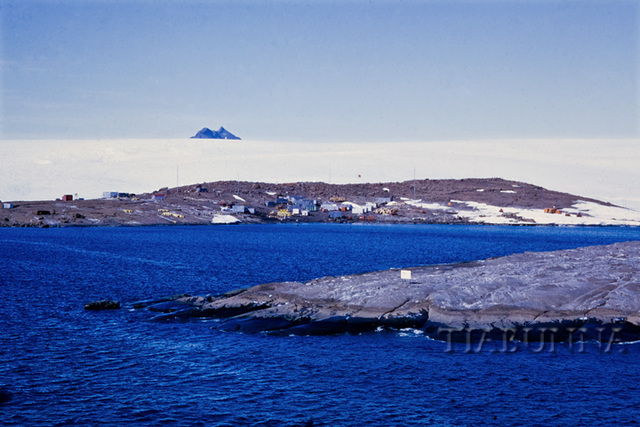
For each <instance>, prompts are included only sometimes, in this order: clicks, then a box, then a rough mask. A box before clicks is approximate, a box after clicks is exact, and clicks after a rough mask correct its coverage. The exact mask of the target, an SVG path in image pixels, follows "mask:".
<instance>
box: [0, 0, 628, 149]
mask: <svg viewBox="0 0 640 427" xmlns="http://www.w3.org/2000/svg"><path fill="white" fill-rule="evenodd" d="M639 27H640V3H638V2H636V1H630V0H629V1H627V0H625V1H616V0H610V1H605V0H600V1H589V0H581V1H577V0H571V1H569V0H536V1H533V0H531V1H529V0H510V1H506V0H505V1H497V0H475V1H457V0H424V1H391V0H386V1H364V0H363V1H360V0H345V1H333V0H315V1H307V0H297V1H293V0H279V1H275V0H266V1H265V0H260V1H258V0H255V1H249V0H233V1H231V0H220V1H195V0H186V1H177V0H176V1H167V0H159V1H151V0H128V1H124V0H109V1H101V0H86V1H79V0H77V1H70V0H68V1H62V0H46V1H37V0H19V1H18V0H4V1H3V2H2V3H0V95H1V96H0V142H1V140H20V139H52V140H64V139H79V140H80V139H102V140H103V139H118V138H184V137H189V136H191V135H193V134H195V133H196V132H197V131H198V130H199V129H201V128H202V127H205V126H206V127H210V128H218V127H220V126H224V127H225V128H227V129H228V130H230V131H231V132H233V133H235V134H237V135H239V136H240V137H242V138H243V139H249V140H266V141H292V142H300V143H313V142H323V141H324V142H326V141H329V142H332V141H348V142H372V141H380V142H382V141H384V142H393V141H402V142H407V141H425V142H428V141H446V140H479V141H481V140H492V139H502V140H504V139H507V140H508V139H513V140H514V141H515V140H522V139H530V138H537V139H549V138H560V139H581V138H582V139H594V138H596V139H602V138H612V139H625V138H638V137H640V107H639V99H640V87H639V84H638V81H639V76H640V73H639V66H640V47H639V42H638V40H639V39H640V34H639V31H638V29H639ZM514 143H515V142H514Z"/></svg>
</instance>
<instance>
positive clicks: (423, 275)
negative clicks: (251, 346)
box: [149, 242, 640, 341]
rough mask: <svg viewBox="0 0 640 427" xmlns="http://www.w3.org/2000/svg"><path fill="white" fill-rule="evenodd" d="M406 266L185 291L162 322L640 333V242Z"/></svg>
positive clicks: (537, 335)
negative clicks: (213, 292) (209, 292)
mask: <svg viewBox="0 0 640 427" xmlns="http://www.w3.org/2000/svg"><path fill="white" fill-rule="evenodd" d="M407 270H409V271H410V272H411V274H410V278H401V272H400V271H399V270H397V269H392V270H386V271H378V272H373V273H366V274H358V275H351V276H342V277H324V278H321V279H316V280H312V281H310V282H307V283H299V282H284V283H269V284H263V285H258V286H254V287H251V288H248V289H242V290H238V291H235V292H232V293H227V294H224V295H219V296H217V297H211V296H209V297H193V296H179V297H175V298H173V299H171V301H170V303H169V306H171V307H173V308H172V309H171V310H169V311H165V312H164V313H162V314H161V315H159V316H158V317H157V319H158V320H167V319H174V318H185V317H214V318H220V319H225V321H223V322H221V324H220V329H222V330H225V331H238V332H245V333H255V332H268V333H284V334H294V335H325V334H336V333H361V332H366V331H371V330H375V329H377V328H393V329H402V328H417V329H421V330H423V331H424V332H425V333H426V334H428V335H429V336H432V337H434V338H437V339H446V340H469V337H470V336H471V337H474V336H475V337H478V336H483V337H484V336H487V334H489V335H490V336H503V337H508V338H509V339H520V340H522V339H524V340H530V341H537V340H545V339H548V338H549V336H550V335H552V336H553V337H554V339H556V340H570V339H576V340H578V339H580V340H584V339H597V340H611V339H612V334H617V335H616V339H625V340H633V339H640V242H626V243H617V244H613V245H608V246H593V247H585V248H579V249H573V250H563V251H556V252H541V253H522V254H514V255H510V256H506V257H501V258H492V259H487V260H482V261H473V262H468V263H460V264H451V265H433V266H426V267H415V268H410V269H407ZM404 276H405V277H408V276H409V275H408V274H406V273H405V275H404ZM158 304H165V305H166V304H167V303H166V302H164V303H156V305H153V304H152V305H149V308H150V309H151V310H153V311H156V312H157V311H162V310H159V308H162V307H165V305H162V306H158ZM154 307H155V309H154Z"/></svg>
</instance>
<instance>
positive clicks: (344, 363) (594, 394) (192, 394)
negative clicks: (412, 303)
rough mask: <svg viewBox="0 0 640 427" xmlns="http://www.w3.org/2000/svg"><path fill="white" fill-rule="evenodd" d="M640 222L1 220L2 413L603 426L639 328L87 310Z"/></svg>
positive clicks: (97, 418) (636, 393)
mask: <svg viewBox="0 0 640 427" xmlns="http://www.w3.org/2000/svg"><path fill="white" fill-rule="evenodd" d="M626 240H640V229H635V228H619V227H594V228H563V227H500V226H435V225H425V226H422V225H415V226H378V225H366V226H356V225H327V224H313V225H294V224H278V225H260V226H245V225H238V226H222V227H207V226H201V227H140V228H67V229H0V388H3V389H6V390H9V391H10V392H11V394H12V399H11V400H10V401H9V402H7V403H4V404H1V405H0V424H2V425H19V426H23V425H46V426H49V425H90V426H93V425H109V426H110V425H144V426H147V425H148V426H151V425H153V426H155V425H202V426H303V425H316V426H318V425H324V426H412V425H415V426H418V425H420V426H422V425H428V426H478V425H496V426H499V425H513V426H518V425H520V426H535V425H539V426H547V425H566V426H576V425H583V426H610V425H636V424H637V422H638V420H640V381H639V379H640V344H626V345H618V346H613V347H611V348H604V347H603V346H602V345H597V344H595V343H591V344H586V345H585V346H584V348H582V349H581V351H576V349H575V348H569V347H567V346H566V345H556V346H554V347H553V348H551V347H550V348H543V349H535V348H524V349H518V350H517V351H513V352H502V351H498V350H496V349H495V348H482V349H477V350H476V349H474V350H473V351H468V350H469V349H468V348H454V349H453V351H451V350H452V349H450V348H447V345H446V343H442V342H438V341H433V340H430V339H428V338H426V337H424V336H423V335H421V334H419V333H417V331H412V330H407V331H381V332H373V333H367V334H362V335H353V336H352V335H340V336H328V337H293V336H292V337H282V336H280V337H278V336H269V335H262V334H258V335H244V334H239V333H224V332H220V331H218V330H217V329H216V328H215V326H216V324H217V323H216V322H215V321H212V320H193V321H188V322H170V323H157V322H151V321H149V318H150V315H149V313H147V312H144V311H130V310H128V309H127V308H125V309H121V310H117V311H104V312H88V311H85V310H83V305H84V304H86V303H87V302H90V301H93V300H97V299H103V298H108V299H117V300H120V301H122V302H123V303H125V304H126V303H130V302H133V301H136V300H142V299H147V298H153V297H162V296H167V295H172V294H177V293H193V294H206V293H219V292H224V291H227V290H231V289H234V288H239V287H245V286H251V285H255V284H259V283H265V282H274V281H284V280H309V279H312V278H315V277H321V276H326V275H341V274H351V273H361V272H365V271H373V270H380V269H388V268H397V267H406V266H415V265H426V264H434V263H449V262H457V261H467V260H473V259H481V258H487V257H490V256H501V255H507V254H510V253H514V252H523V251H542V250H555V249H563V248H574V247H578V246H585V245H593V244H607V243H613V242H617V241H626Z"/></svg>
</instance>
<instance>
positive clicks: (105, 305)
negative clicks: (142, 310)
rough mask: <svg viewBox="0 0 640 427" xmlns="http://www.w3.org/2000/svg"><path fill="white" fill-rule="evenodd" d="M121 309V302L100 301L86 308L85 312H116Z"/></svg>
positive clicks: (87, 305) (91, 303)
mask: <svg viewBox="0 0 640 427" xmlns="http://www.w3.org/2000/svg"><path fill="white" fill-rule="evenodd" d="M118 308H120V301H111V300H100V301H93V302H90V303H89V304H86V305H85V306H84V309H85V310H115V309H118Z"/></svg>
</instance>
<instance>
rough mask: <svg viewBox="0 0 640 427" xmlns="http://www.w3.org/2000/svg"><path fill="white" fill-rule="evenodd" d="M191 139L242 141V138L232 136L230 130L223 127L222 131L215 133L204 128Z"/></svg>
mask: <svg viewBox="0 0 640 427" xmlns="http://www.w3.org/2000/svg"><path fill="white" fill-rule="evenodd" d="M191 138H196V139H241V138H239V137H237V136H235V135H234V134H232V133H231V132H229V131H228V130H226V129H225V128H224V127H222V126H220V129H218V130H215V131H214V130H211V129H209V128H202V129H200V130H199V131H198V133H196V134H195V135H194V136H192V137H191Z"/></svg>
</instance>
